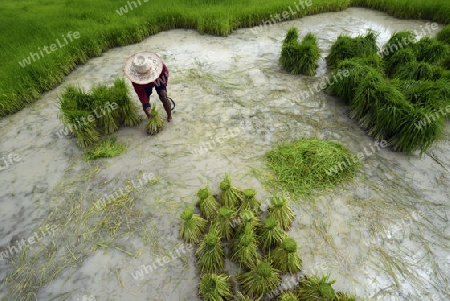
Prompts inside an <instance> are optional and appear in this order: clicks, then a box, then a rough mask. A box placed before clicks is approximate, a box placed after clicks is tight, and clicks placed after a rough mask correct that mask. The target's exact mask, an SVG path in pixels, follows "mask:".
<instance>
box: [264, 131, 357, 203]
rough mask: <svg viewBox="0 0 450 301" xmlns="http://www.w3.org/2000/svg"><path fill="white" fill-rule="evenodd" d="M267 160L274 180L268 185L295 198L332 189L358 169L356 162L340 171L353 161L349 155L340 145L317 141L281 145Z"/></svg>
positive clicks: (301, 141) (306, 140)
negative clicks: (281, 188)
mask: <svg viewBox="0 0 450 301" xmlns="http://www.w3.org/2000/svg"><path fill="white" fill-rule="evenodd" d="M266 158H267V162H268V164H269V167H270V168H271V169H272V170H273V172H274V174H275V177H276V181H274V182H272V184H271V185H274V186H275V185H276V186H277V187H279V186H280V185H281V186H282V187H284V188H285V189H286V190H287V191H289V192H291V193H293V194H294V195H296V196H297V195H305V194H309V193H311V192H312V191H313V190H315V189H324V188H328V187H332V186H334V185H336V184H338V183H340V182H342V181H344V180H348V179H350V178H352V177H353V176H354V175H355V173H356V171H357V170H358V169H359V164H358V163H357V162H353V164H350V165H347V164H345V165H344V167H345V168H344V167H343V168H341V169H339V167H341V166H342V164H343V163H342V162H348V161H350V160H352V158H353V155H352V153H351V152H350V151H349V150H348V149H347V148H346V147H344V146H343V145H342V144H340V143H337V142H333V141H324V140H318V139H302V140H298V141H295V142H293V143H289V144H285V145H281V146H279V147H278V148H277V149H275V150H272V151H269V152H268V153H267V154H266ZM336 168H338V169H336Z"/></svg>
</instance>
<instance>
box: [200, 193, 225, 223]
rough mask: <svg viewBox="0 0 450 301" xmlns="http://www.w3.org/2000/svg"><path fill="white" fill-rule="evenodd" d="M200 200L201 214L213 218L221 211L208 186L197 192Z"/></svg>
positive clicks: (208, 218)
mask: <svg viewBox="0 0 450 301" xmlns="http://www.w3.org/2000/svg"><path fill="white" fill-rule="evenodd" d="M197 197H198V202H197V205H198V206H199V208H200V212H201V214H202V215H203V216H204V217H205V218H206V219H207V220H212V219H214V218H216V216H217V213H218V211H219V207H220V206H219V203H218V202H217V201H216V199H215V198H214V196H213V195H212V193H211V191H210V190H209V188H208V187H205V188H202V189H200V190H199V191H198V192H197Z"/></svg>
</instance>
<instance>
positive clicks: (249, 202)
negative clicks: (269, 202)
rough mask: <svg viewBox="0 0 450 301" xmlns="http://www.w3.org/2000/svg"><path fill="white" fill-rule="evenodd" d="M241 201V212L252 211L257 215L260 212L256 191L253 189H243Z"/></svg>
mask: <svg viewBox="0 0 450 301" xmlns="http://www.w3.org/2000/svg"><path fill="white" fill-rule="evenodd" d="M243 195H244V197H243V199H242V203H241V207H240V208H239V209H240V210H241V211H242V210H252V211H253V212H255V213H259V212H260V211H261V203H260V202H259V201H258V199H257V198H256V191H255V189H252V188H249V189H245V190H244V191H243Z"/></svg>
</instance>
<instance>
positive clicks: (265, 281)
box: [237, 261, 281, 297]
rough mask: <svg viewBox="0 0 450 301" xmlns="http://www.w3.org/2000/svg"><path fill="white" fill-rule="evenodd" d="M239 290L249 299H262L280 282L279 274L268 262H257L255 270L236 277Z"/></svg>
mask: <svg viewBox="0 0 450 301" xmlns="http://www.w3.org/2000/svg"><path fill="white" fill-rule="evenodd" d="M237 280H238V282H239V284H240V287H241V290H242V291H243V292H244V293H245V294H247V295H249V296H250V297H262V296H263V295H264V294H267V293H268V292H270V291H272V290H274V289H275V288H277V286H278V285H279V284H280V282H281V277H280V272H279V271H278V270H277V269H274V268H273V267H272V266H271V264H270V262H269V261H259V262H258V264H257V266H256V268H254V269H252V270H250V271H249V272H246V273H243V274H240V275H238V276H237Z"/></svg>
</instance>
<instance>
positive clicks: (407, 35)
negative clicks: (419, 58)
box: [380, 31, 417, 62]
mask: <svg viewBox="0 0 450 301" xmlns="http://www.w3.org/2000/svg"><path fill="white" fill-rule="evenodd" d="M416 39H417V35H416V33H414V32H412V31H399V32H395V33H394V34H393V35H392V36H391V37H390V39H389V40H388V41H387V42H386V44H384V46H383V48H382V50H381V52H380V55H381V56H382V57H383V59H384V60H385V61H386V62H387V61H389V60H390V59H391V57H392V56H393V55H394V54H395V53H396V52H397V51H400V50H402V49H411V50H413V49H414V43H415V42H416Z"/></svg>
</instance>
